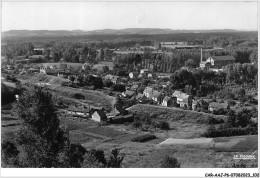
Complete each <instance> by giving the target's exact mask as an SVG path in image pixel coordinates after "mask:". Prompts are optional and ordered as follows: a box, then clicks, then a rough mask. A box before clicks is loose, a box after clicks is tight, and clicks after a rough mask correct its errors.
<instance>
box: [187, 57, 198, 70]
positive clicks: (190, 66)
mask: <svg viewBox="0 0 260 178" xmlns="http://www.w3.org/2000/svg"><path fill="white" fill-rule="evenodd" d="M185 66H186V67H189V68H195V67H196V63H195V62H194V60H193V59H189V60H188V61H185Z"/></svg>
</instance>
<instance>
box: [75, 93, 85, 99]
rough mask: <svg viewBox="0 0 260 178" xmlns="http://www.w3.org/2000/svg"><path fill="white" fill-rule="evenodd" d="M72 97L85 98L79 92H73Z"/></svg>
mask: <svg viewBox="0 0 260 178" xmlns="http://www.w3.org/2000/svg"><path fill="white" fill-rule="evenodd" d="M74 98H76V99H85V96H84V95H82V94H80V93H75V94H74Z"/></svg>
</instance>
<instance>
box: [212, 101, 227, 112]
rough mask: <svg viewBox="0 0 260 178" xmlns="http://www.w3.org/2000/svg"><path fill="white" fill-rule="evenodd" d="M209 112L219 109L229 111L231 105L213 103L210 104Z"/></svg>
mask: <svg viewBox="0 0 260 178" xmlns="http://www.w3.org/2000/svg"><path fill="white" fill-rule="evenodd" d="M208 109H209V111H211V112H212V111H217V110H219V109H229V105H228V103H227V102H225V103H217V102H212V103H210V104H209V108H208Z"/></svg>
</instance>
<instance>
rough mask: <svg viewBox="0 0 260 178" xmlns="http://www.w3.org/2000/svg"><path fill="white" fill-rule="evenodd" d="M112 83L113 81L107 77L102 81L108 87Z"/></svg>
mask: <svg viewBox="0 0 260 178" xmlns="http://www.w3.org/2000/svg"><path fill="white" fill-rule="evenodd" d="M112 85H113V82H111V80H109V79H107V80H105V81H104V86H105V87H108V88H110V87H111V86H112Z"/></svg>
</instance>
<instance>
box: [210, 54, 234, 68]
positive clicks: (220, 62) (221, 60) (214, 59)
mask: <svg viewBox="0 0 260 178" xmlns="http://www.w3.org/2000/svg"><path fill="white" fill-rule="evenodd" d="M235 61H236V59H235V58H234V57H233V56H211V57H209V58H208V59H207V60H206V62H208V63H210V64H211V66H212V67H213V68H216V69H221V68H222V67H224V66H226V65H228V64H233V63H235Z"/></svg>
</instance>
